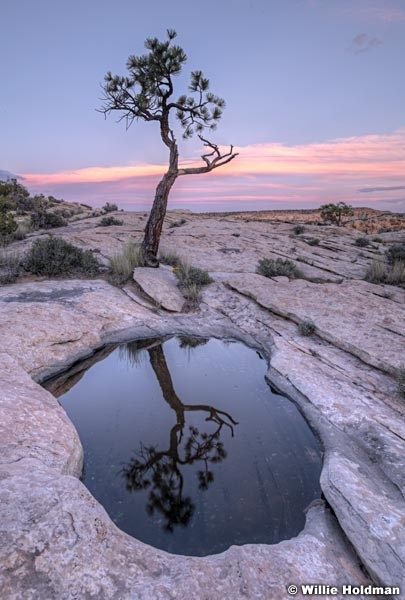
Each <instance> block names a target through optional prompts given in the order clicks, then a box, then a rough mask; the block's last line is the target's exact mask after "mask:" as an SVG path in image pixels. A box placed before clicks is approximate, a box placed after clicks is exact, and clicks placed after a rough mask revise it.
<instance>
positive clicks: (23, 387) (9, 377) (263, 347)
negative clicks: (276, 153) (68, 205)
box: [0, 214, 405, 600]
mask: <svg viewBox="0 0 405 600" xmlns="http://www.w3.org/2000/svg"><path fill="white" fill-rule="evenodd" d="M120 216H121V215H120ZM122 217H123V218H124V220H125V225H123V226H122V227H120V228H119V229H120V231H119V232H118V231H117V232H108V231H102V229H103V228H95V227H94V225H91V224H90V223H89V222H87V223H86V222H84V221H81V222H78V223H75V224H72V225H69V227H67V228H63V231H62V232H61V233H62V235H63V236H64V237H66V239H70V240H72V241H75V243H77V244H78V245H81V246H82V247H85V248H91V249H95V248H98V249H99V250H100V254H101V255H102V256H103V257H104V258H105V259H106V260H107V259H108V257H110V256H111V255H112V254H113V253H114V252H116V251H117V250H118V249H119V248H120V247H121V246H122V244H123V243H124V242H125V241H126V240H127V239H138V238H139V237H140V236H141V235H142V229H143V226H144V222H143V217H142V215H136V214H125V215H124V214H123V215H122ZM311 227H312V229H311ZM291 229H292V228H291V224H288V223H277V224H272V223H269V222H257V221H252V222H249V223H244V222H241V221H238V220H237V219H236V218H234V217H232V216H227V217H226V218H222V217H221V218H218V217H207V216H204V215H192V214H190V215H188V216H187V226H185V227H178V228H172V229H170V228H169V227H168V226H167V225H166V226H165V229H164V233H163V242H162V243H163V244H165V245H166V247H167V249H172V250H177V251H178V252H179V254H181V255H183V257H184V258H187V259H188V261H189V262H190V263H191V264H194V265H195V266H199V267H201V268H205V269H209V270H210V272H213V271H216V274H215V280H216V283H215V284H213V285H211V286H209V288H207V289H206V290H205V291H204V293H203V303H202V305H201V307H200V311H199V312H196V313H190V314H182V313H173V314H171V313H164V312H162V311H161V313H160V314H156V310H152V309H151V308H150V306H149V305H148V303H147V302H144V301H142V302H140V301H139V297H138V295H137V294H136V293H132V292H131V294H128V290H127V292H126V293H124V292H123V291H121V290H119V289H117V288H114V287H112V286H110V285H109V284H108V283H106V282H105V281H102V280H93V281H84V280H68V281H32V282H25V283H18V284H14V285H10V286H3V287H1V288H0V334H1V339H2V348H1V353H0V390H1V394H0V413H1V414H0V429H1V430H0V446H1V447H0V539H1V542H0V596H1V598H2V600H3V598H4V599H5V600H16V599H20V598H21V599H24V600H26V599H30V598H32V599H37V598H39V599H41V600H42V598H46V599H48V598H49V599H50V600H51V599H53V598H55V599H58V600H59V599H63V600H70V599H72V600H73V599H77V598H86V597H96V598H101V599H102V598H112V599H115V598H120V599H121V598H122V599H124V600H125V599H127V598H128V599H130V598H131V599H133V598H140V599H142V598H144V599H149V598H153V599H155V598H156V599H159V598H175V599H184V598H207V599H208V600H217V599H218V598H221V599H222V598H224V599H228V598H232V599H234V598H243V597H246V598H266V599H267V598H272V599H273V598H274V599H275V600H278V599H279V598H280V599H282V598H283V599H285V598H287V597H288V596H287V594H286V584H287V583H296V584H298V585H299V584H301V583H308V582H311V581H312V582H314V581H316V582H328V583H330V584H336V585H338V586H339V585H341V584H343V583H352V584H360V583H364V584H367V583H368V579H367V577H365V575H364V572H363V571H362V568H365V569H366V570H367V572H368V573H369V574H370V575H371V576H372V577H373V579H374V580H375V581H376V582H381V583H383V584H384V585H399V584H400V582H401V579H403V574H404V572H405V548H404V546H405V544H404V540H403V514H404V512H405V510H404V500H403V494H404V493H405V469H404V456H405V444H404V439H405V432H404V421H403V415H404V412H405V405H404V403H403V400H402V399H401V398H400V396H399V394H398V391H397V387H396V382H395V380H394V378H393V377H392V376H391V374H392V372H393V370H394V369H395V368H396V367H397V366H398V365H399V364H400V362H401V360H402V361H403V358H402V357H403V356H404V339H405V337H404V325H403V324H404V321H405V320H404V305H405V291H404V290H401V289H400V288H394V287H389V289H388V292H389V297H387V293H386V292H387V290H386V289H385V288H384V287H383V286H377V285H373V284H369V283H366V282H364V281H361V279H362V278H363V277H364V271H365V269H366V267H367V265H368V264H369V263H370V261H371V260H373V258H375V257H376V256H381V253H382V252H383V251H384V249H379V248H371V249H366V250H364V249H361V251H360V250H359V249H358V248H356V247H354V246H353V239H354V237H355V236H356V234H355V233H354V234H352V233H350V232H347V231H346V230H344V229H343V228H342V229H340V228H328V227H327V228H318V229H317V228H316V227H315V226H309V227H308V234H309V235H311V234H312V235H314V236H315V235H316V237H319V238H320V244H319V245H318V246H314V247H312V246H309V245H308V244H307V243H305V241H303V240H299V239H297V238H289V233H291ZM383 235H384V236H387V239H394V238H393V237H392V238H391V237H390V238H388V236H389V235H390V234H383ZM401 235H402V237H401ZM395 236H396V237H395V241H396V242H397V243H398V242H401V241H403V239H404V236H403V234H401V233H396V234H395ZM29 243H30V240H29V239H28V240H25V241H24V242H22V243H21V244H17V245H16V246H18V247H20V248H23V247H24V244H25V247H26V246H27V245H29ZM224 248H225V249H226V248H228V249H229V248H232V249H233V250H236V249H237V250H239V252H235V251H232V252H224V251H223V249H224ZM221 249H222V250H221ZM262 257H269V258H270V257H274V258H277V257H281V258H289V259H291V258H293V259H294V260H295V261H296V262H297V264H298V265H299V266H300V268H301V267H302V268H303V269H308V273H309V274H310V276H311V277H312V276H313V278H314V279H318V280H320V281H323V282H328V281H329V283H318V284H317V283H313V282H308V281H304V280H292V281H289V282H286V281H282V280H276V281H274V280H266V279H265V278H263V277H261V276H259V275H256V274H255V269H256V265H257V262H258V260H259V259H260V258H262ZM142 271H144V269H142ZM153 272H154V275H153V276H154V277H155V276H156V272H165V268H162V267H160V268H159V269H153ZM167 272H169V275H171V273H170V269H166V274H167ZM342 279H343V283H341V284H338V283H330V281H331V280H333V281H341V280H342ZM172 285H174V283H173V280H172V281H171V284H170V286H172ZM155 288H156V286H155ZM158 301H159V300H158ZM303 320H312V321H314V322H315V324H316V326H317V332H316V333H317V335H315V336H310V337H304V336H301V335H300V334H299V332H298V328H297V324H298V323H300V322H301V321H303ZM167 334H182V335H193V334H194V335H196V334H197V335H200V336H204V337H209V336H216V337H222V338H234V339H237V340H241V341H243V342H245V343H247V344H249V345H250V346H252V347H255V348H257V349H258V350H259V351H260V352H261V354H262V355H263V356H264V357H266V358H267V359H268V360H269V373H268V375H269V380H270V382H271V384H272V385H273V386H275V387H276V388H277V389H278V390H279V391H281V392H283V393H286V394H287V395H288V396H289V397H290V398H292V399H293V400H294V401H295V402H296V403H297V404H298V406H299V407H300V409H301V410H302V411H303V413H304V414H305V416H306V418H307V419H308V421H309V423H310V425H311V427H312V428H313V429H314V431H315V432H317V434H318V435H319V436H320V438H321V440H322V443H323V445H324V449H325V462H324V466H323V470H322V476H321V487H322V490H323V493H324V494H325V497H326V499H327V501H328V502H329V504H330V506H331V507H332V508H333V511H334V513H335V515H336V517H337V519H338V520H336V519H335V518H334V517H333V516H332V515H331V514H329V513H328V511H325V509H324V507H323V505H322V504H317V505H316V506H313V507H312V508H311V509H310V510H309V512H308V516H307V523H306V526H305V529H304V531H303V532H302V533H301V534H300V535H299V536H298V537H297V538H294V539H291V540H286V541H284V542H281V543H280V544H277V545H274V546H266V545H246V546H243V547H232V548H230V549H229V550H227V551H226V552H224V553H222V554H220V555H217V556H210V557H205V558H194V557H182V556H173V555H170V554H167V553H164V552H161V551H158V550H156V549H154V548H151V547H149V546H146V545H145V544H142V543H141V542H139V541H137V540H135V539H133V538H131V537H130V536H128V535H126V534H124V533H123V532H121V531H119V530H118V529H117V528H116V527H115V525H114V524H113V523H112V521H111V520H110V518H109V517H108V515H107V514H106V513H105V511H104V509H103V508H102V507H101V506H100V505H99V504H98V503H97V502H96V501H95V500H94V498H92V496H91V494H90V493H89V492H88V491H87V490H86V489H85V488H84V487H83V485H82V484H81V483H80V481H79V479H78V476H79V474H80V471H81V465H82V449H81V444H80V440H79V439H78V436H77V433H76V431H75V429H74V428H73V426H72V424H71V423H70V421H69V420H68V418H67V417H66V415H65V413H64V411H63V409H62V408H61V407H60V406H59V404H58V402H57V400H56V399H55V398H53V397H52V396H51V395H50V394H49V393H48V392H46V391H45V390H44V389H43V388H41V387H40V386H39V385H38V384H37V383H35V382H34V381H33V379H32V377H33V378H34V379H36V380H38V381H41V380H42V379H43V378H44V377H46V376H49V375H51V374H54V373H56V372H57V371H60V370H61V369H64V368H65V367H67V366H68V365H70V364H72V363H73V362H74V361H75V360H77V359H79V358H84V357H89V356H90V355H91V354H92V353H93V352H94V350H95V349H97V348H100V347H102V346H103V345H104V344H109V343H113V342H120V341H126V340H129V339H134V338H137V337H139V338H142V337H145V338H146V337H148V338H150V337H158V336H160V335H167ZM106 352H108V348H106ZM77 376H80V372H78V374H77ZM67 385H70V383H68V384H67ZM346 538H347V539H348V540H349V541H350V544H349V543H348V542H347V539H346ZM359 565H361V567H362V568H360V566H359ZM297 597H299V595H298V596H297ZM334 597H336V598H343V596H341V595H337V596H334ZM372 597H373V596H368V598H372ZM400 597H402V598H403V597H404V593H403V592H402V596H400Z"/></svg>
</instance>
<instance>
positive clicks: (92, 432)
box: [60, 338, 321, 555]
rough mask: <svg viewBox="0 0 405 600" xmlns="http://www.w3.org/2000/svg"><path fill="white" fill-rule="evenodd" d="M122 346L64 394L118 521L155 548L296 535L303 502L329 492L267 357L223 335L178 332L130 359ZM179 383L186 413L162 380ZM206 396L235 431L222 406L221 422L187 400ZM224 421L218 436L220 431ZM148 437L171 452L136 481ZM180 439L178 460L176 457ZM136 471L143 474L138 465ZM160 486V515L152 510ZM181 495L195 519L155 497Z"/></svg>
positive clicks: (92, 484)
mask: <svg viewBox="0 0 405 600" xmlns="http://www.w3.org/2000/svg"><path fill="white" fill-rule="evenodd" d="M124 348H125V346H122V347H120V348H118V349H117V350H114V351H113V352H112V353H111V354H110V355H109V356H107V358H104V360H102V361H101V362H98V363H96V364H94V365H93V366H92V367H91V368H90V369H89V370H88V371H86V372H85V374H84V376H83V377H82V378H81V379H80V381H79V382H78V383H77V384H76V385H75V386H74V387H73V388H72V389H71V390H69V391H68V392H67V393H65V394H64V395H63V396H61V397H60V401H61V403H62V405H63V406H64V408H65V409H66V411H67V413H68V414H69V416H70V418H71V419H72V421H73V422H74V423H75V425H76V427H77V429H78V431H79V434H80V437H81V440H82V443H83V446H84V451H85V475H84V482H85V484H86V486H87V487H88V488H89V490H90V491H91V492H92V494H93V495H94V496H95V497H96V498H97V499H98V500H99V501H100V502H101V503H102V504H103V506H104V507H105V508H106V510H107V512H108V513H109V514H110V516H111V517H112V519H113V520H114V521H115V522H116V524H117V525H118V526H119V527H120V528H121V529H123V530H124V531H126V532H128V533H130V534H131V535H134V536H135V537H137V538H138V539H140V540H142V541H145V542H147V543H150V544H152V545H154V546H156V547H159V548H163V549H165V550H168V551H169V552H174V553H180V554H190V555H205V554H210V553H215V552H221V551H222V550H225V549H226V548H228V547H229V546H230V545H232V544H244V543H276V542H278V541H280V540H283V539H287V538H290V537H293V536H294V535H296V534H298V533H299V531H300V530H302V528H303V526H304V513H303V510H304V509H305V507H306V506H307V505H308V504H309V503H310V502H311V501H312V500H313V499H315V498H317V497H319V496H320V488H319V474H320V468H321V458H320V448H319V445H318V443H317V441H316V439H315V438H314V436H313V435H312V433H311V431H310V429H309V428H308V426H307V424H306V422H305V421H304V419H303V417H302V416H301V414H300V413H299V412H298V410H297V409H296V408H295V406H294V405H293V404H292V403H291V402H290V401H289V400H287V399H285V398H283V397H282V396H279V395H276V394H272V392H271V391H270V389H269V387H268V385H267V384H266V382H265V380H264V374H265V372H266V363H265V361H264V360H261V359H260V358H259V356H258V355H257V353H256V352H255V351H254V350H251V349H249V348H247V347H246V346H244V345H242V344H239V343H227V342H223V341H219V340H214V339H212V340H209V341H208V342H207V343H206V344H204V345H200V346H197V347H196V348H190V347H186V348H181V347H180V345H179V340H178V339H177V338H173V339H170V340H168V341H166V342H165V343H164V345H163V352H162V351H161V349H160V347H158V349H155V350H151V351H150V352H151V354H149V352H148V350H145V349H144V350H139V352H138V354H137V355H136V356H135V358H133V357H132V360H131V358H130V357H129V356H128V353H127V352H126V351H125V350H124ZM153 352H155V354H154V356H155V357H156V356H158V354H156V353H159V352H160V354H159V356H160V363H159V365H160V366H158V367H156V364H155V371H156V369H158V375H159V381H160V384H161V385H159V381H158V376H157V374H156V373H155V371H154V370H153V368H152V365H151V357H152V355H153V354H152V353H153ZM171 385H172V386H173V387H172V388H171V389H172V394H174V396H173V397H174V398H175V402H177V408H178V410H177V412H176V410H175V407H174V408H173V403H172V407H171V406H170V405H169V403H168V401H167V399H166V400H165V399H164V397H163V394H162V389H163V388H165V390H163V391H166V396H167V393H168V389H169V391H170V387H171ZM197 404H201V405H208V406H209V407H213V408H214V409H217V410H218V411H224V412H225V413H228V414H229V416H230V417H232V419H233V420H234V421H237V422H238V424H237V425H234V426H233V431H234V436H233V437H232V431H231V428H230V427H229V426H228V425H226V423H228V424H229V423H230V421H229V419H228V418H225V417H224V416H223V415H222V417H221V414H222V413H221V414H220V413H218V415H219V417H220V421H221V420H223V421H224V422H225V423H223V426H222V427H219V425H218V423H220V421H215V420H214V421H212V420H211V421H210V420H207V417H209V416H210V413H209V412H208V411H207V410H199V411H191V410H182V409H181V407H182V406H184V405H197ZM179 407H180V408H179ZM214 415H215V413H214ZM211 416H212V413H211ZM182 417H183V418H184V421H185V422H184V426H183V427H182V426H181V425H179V419H180V420H181V418H182ZM190 427H192V428H195V429H191V430H190ZM196 430H198V436H197V437H198V440H199V443H200V446H198V447H196V446H195V445H194V446H193V448H194V449H193V448H192V450H191V452H190V451H189V456H188V458H189V459H190V457H191V459H192V460H191V459H190V460H189V462H191V464H187V451H186V442H187V439H189V438H190V435H191V434H192V432H193V431H196ZM217 430H219V436H218V437H214V438H213V439H212V440H211V438H212V436H213V434H214V432H215V431H217ZM181 432H182V438H181V441H179V439H180V435H181ZM201 436H202V437H201ZM204 440H205V443H207V440H208V443H209V440H211V441H212V443H213V444H214V445H215V444H216V443H218V442H219V443H220V444H223V449H224V450H225V453H226V456H225V457H223V456H222V457H220V458H219V459H218V453H216V451H215V448H211V450H210V451H208V452H205V454H204V452H203V451H202V450H201V447H202V446H201V444H202V443H204ZM174 442H175V443H174ZM141 448H143V457H141V456H140V454H139V453H140V450H141ZM151 448H153V449H154V450H152V454H153V452H155V454H156V453H159V452H168V453H169V454H168V455H167V456H165V457H163V458H162V460H161V462H160V463H159V465H161V467H159V468H160V471H159V472H158V473H157V474H156V470H155V480H154V479H153V469H149V471H148V470H147V469H146V470H145V473H146V475H145V473H144V475H145V478H146V479H147V480H148V481H149V487H147V488H146V489H145V490H143V489H142V490H139V489H136V490H135V491H129V490H127V487H126V485H127V479H126V477H125V474H124V472H123V470H124V469H126V470H127V471H128V469H129V468H130V465H131V464H132V466H134V461H135V460H138V463H137V464H138V465H139V464H141V463H142V461H143V464H144V465H145V464H146V462H147V461H148V460H149V461H150V459H151V456H152V455H151V454H150V452H151V450H150V449H151ZM173 448H175V451H176V456H177V459H178V460H177V459H176V460H172V459H173V452H171V451H170V449H172V450H173ZM196 448H197V449H196ZM147 449H149V450H147ZM148 451H149V454H148ZM170 452H171V454H170ZM215 456H217V458H214V462H210V460H209V459H210V458H212V457H215ZM170 457H171V458H170ZM155 458H156V457H155ZM145 461H146V462H145ZM176 461H177V462H176ZM183 463H184V464H183ZM148 464H149V463H148ZM167 465H169V466H167ZM170 465H172V467H171V466H170ZM173 465H174V466H173ZM173 469H174V470H173ZM206 470H208V471H209V473H210V475H209V479H211V478H212V481H208V483H207V486H206V488H207V489H205V490H203V491H201V490H199V479H198V472H199V471H200V472H206ZM135 471H136V474H137V476H139V468H138V470H136V469H135ZM135 471H132V473H135ZM141 479H142V477H141V478H140V480H141ZM167 484H170V485H172V488H171V490H170V489H169V491H168V488H167ZM165 486H166V487H165ZM180 488H181V489H180ZM162 490H163V493H162ZM151 494H152V496H153V495H154V498H155V511H154V512H153V514H152V515H151V514H148V512H147V510H146V506H147V504H148V503H149V504H150V498H151ZM179 496H181V500H182V501H184V500H186V501H187V502H188V506H189V505H190V504H191V505H192V506H193V510H192V515H189V517H190V518H189V520H188V523H187V526H186V527H184V526H182V525H179V524H178V523H176V522H175V523H174V525H173V527H172V529H173V531H172V532H168V531H166V530H165V529H164V527H165V525H167V520H168V517H167V514H166V515H164V514H163V512H162V510H159V507H157V508H156V503H157V504H159V498H161V499H163V501H164V502H166V503H168V504H169V505H170V506H171V507H172V508H173V505H172V504H171V503H172V502H173V497H175V498H177V499H178V498H179ZM156 497H157V498H158V499H157V500H156ZM165 499H166V500H165ZM175 508H176V507H175ZM183 508H184V507H183ZM172 512H173V511H172ZM180 512H181V511H180ZM174 515H176V510H175V509H174ZM186 520H187V519H186Z"/></svg>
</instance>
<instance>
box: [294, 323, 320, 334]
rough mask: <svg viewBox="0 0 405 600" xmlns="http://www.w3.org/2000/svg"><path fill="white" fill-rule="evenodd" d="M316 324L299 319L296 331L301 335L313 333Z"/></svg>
mask: <svg viewBox="0 0 405 600" xmlns="http://www.w3.org/2000/svg"><path fill="white" fill-rule="evenodd" d="M315 330H316V325H315V323H313V322H312V321H301V323H299V325H298V331H299V332H300V334H301V335H305V336H307V335H312V334H313V333H315Z"/></svg>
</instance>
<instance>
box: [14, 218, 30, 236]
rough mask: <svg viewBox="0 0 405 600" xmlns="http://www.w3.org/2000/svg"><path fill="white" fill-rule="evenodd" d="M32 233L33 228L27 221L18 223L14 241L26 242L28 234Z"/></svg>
mask: <svg viewBox="0 0 405 600" xmlns="http://www.w3.org/2000/svg"><path fill="white" fill-rule="evenodd" d="M30 231H31V226H30V224H29V223H28V222H27V221H23V222H22V223H18V227H17V229H16V230H15V231H14V233H13V240H25V238H26V237H27V234H28V233H29V232H30Z"/></svg>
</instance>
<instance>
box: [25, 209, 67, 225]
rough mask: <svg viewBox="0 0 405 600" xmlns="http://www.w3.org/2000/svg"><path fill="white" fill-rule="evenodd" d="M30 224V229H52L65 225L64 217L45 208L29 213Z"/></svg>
mask: <svg viewBox="0 0 405 600" xmlns="http://www.w3.org/2000/svg"><path fill="white" fill-rule="evenodd" d="M30 225H31V228H32V229H54V228H56V227H64V226H65V225H67V221H66V219H64V218H63V217H62V215H58V214H56V213H53V212H49V211H47V210H35V211H34V212H33V213H32V214H31V221H30Z"/></svg>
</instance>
